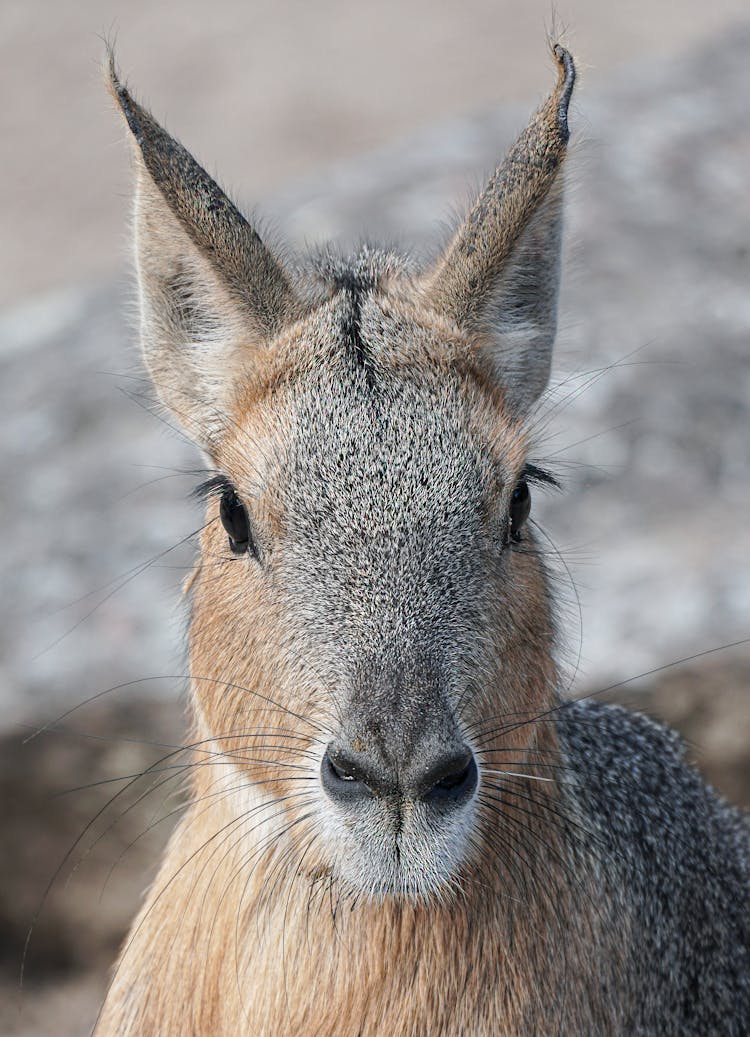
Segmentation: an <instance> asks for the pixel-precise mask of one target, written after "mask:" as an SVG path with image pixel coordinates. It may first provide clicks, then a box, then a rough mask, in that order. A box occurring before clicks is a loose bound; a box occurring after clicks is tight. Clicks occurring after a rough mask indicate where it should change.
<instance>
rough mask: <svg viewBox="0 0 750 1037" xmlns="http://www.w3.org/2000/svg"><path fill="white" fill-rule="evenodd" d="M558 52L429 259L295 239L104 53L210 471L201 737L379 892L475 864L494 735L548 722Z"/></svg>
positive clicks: (171, 359)
mask: <svg viewBox="0 0 750 1037" xmlns="http://www.w3.org/2000/svg"><path fill="white" fill-rule="evenodd" d="M554 57H555V60H556V63H557V66H558V79H557V85H556V87H555V89H554V91H553V92H552V94H551V95H550V97H549V98H548V100H547V101H546V102H545V103H544V104H543V105H542V106H541V107H540V108H539V110H538V111H537V112H536V114H535V115H534V116H533V118H532V120H531V122H530V124H529V126H528V127H527V129H526V130H525V131H524V132H523V133H522V134H521V136H520V137H519V139H518V140H517V142H516V144H515V145H514V146H513V148H512V149H511V151H510V152H509V154H508V156H507V157H506V159H505V161H504V162H503V164H502V165H501V166H500V167H499V169H498V170H497V172H496V173H495V174H494V176H493V177H492V178H491V180H490V181H489V183H488V185H487V187H486V189H485V191H484V192H483V193H482V194H481V196H480V197H479V199H478V200H477V202H476V204H475V205H474V207H473V209H472V211H471V212H470V214H469V215H468V217H467V218H466V220H465V221H464V223H463V224H462V225H461V226H460V227H459V228H458V230H457V231H456V233H455V235H454V237H453V239H452V241H451V242H450V243H449V244H448V246H447V248H446V249H445V251H444V252H443V254H442V255H441V257H440V258H439V260H438V261H437V262H435V263H434V264H433V265H432V266H431V267H430V268H429V269H427V270H416V269H413V268H412V267H411V266H410V264H409V263H408V262H407V261H405V260H404V259H402V258H399V257H397V256H395V255H393V254H390V253H385V252H380V251H374V250H370V249H368V248H363V249H362V250H361V251H360V253H359V254H358V255H356V256H354V257H353V258H351V259H349V260H343V259H340V258H336V257H334V256H331V255H326V256H323V257H318V258H316V259H312V260H310V261H308V262H307V263H306V264H295V265H294V266H293V267H292V265H290V264H288V263H284V262H282V260H281V259H280V258H279V256H277V255H275V254H274V253H273V252H272V251H271V250H270V249H269V248H268V247H267V246H266V245H265V244H264V243H263V242H262V241H261V239H260V237H259V236H258V234H257V232H256V231H255V230H254V229H253V228H252V227H251V226H250V225H249V224H248V222H247V221H246V220H245V219H244V218H243V216H242V215H241V214H240V213H239V212H238V210H237V209H236V208H235V206H234V205H233V204H232V203H231V201H229V199H228V198H227V197H226V195H225V194H224V193H223V192H222V191H221V190H220V188H219V187H218V186H217V185H216V184H215V183H214V181H213V180H212V179H211V178H210V177H209V176H208V175H207V174H206V173H205V172H204V170H203V169H201V167H200V166H199V165H198V164H197V163H196V162H195V160H194V159H193V158H192V157H191V156H190V155H189V154H188V152H187V151H186V150H185V149H184V148H183V147H182V146H181V145H180V144H178V143H177V142H176V141H175V140H173V139H172V138H171V137H170V136H169V135H168V134H167V133H166V132H165V131H164V130H163V129H162V128H161V127H160V126H159V125H158V124H157V123H156V122H155V121H154V119H153V118H152V116H151V115H150V114H149V113H148V112H147V111H146V110H145V109H144V108H142V107H141V106H140V105H139V104H138V103H137V102H136V101H135V100H134V99H133V97H132V96H131V94H130V93H129V91H128V90H127V89H126V87H125V86H124V85H122V84H121V82H120V80H119V79H118V77H117V74H116V72H115V69H114V65H112V66H111V69H110V76H111V87H112V91H113V94H114V96H115V98H116V100H117V102H118V104H119V106H120V108H121V110H122V112H123V115H124V116H125V119H126V121H127V124H128V126H129V128H130V131H131V133H132V136H133V138H134V141H135V145H136V146H135V149H134V153H135V165H136V176H137V197H136V215H135V230H136V256H137V268H138V278H139V289H140V303H141V334H142V345H143V351H144V357H145V361H146V365H147V368H148V370H149V373H150V375H151V377H152V379H153V382H154V385H155V387H156V390H157V392H158V395H159V397H160V399H161V401H162V402H163V404H164V405H165V406H166V407H167V408H168V410H169V411H170V412H171V413H172V414H173V415H174V417H175V418H176V419H177V421H178V422H179V423H180V425H181V426H182V428H184V429H185V430H186V432H187V433H188V434H189V435H190V437H191V438H192V439H193V440H194V441H195V442H196V444H198V446H199V447H200V448H201V449H202V450H203V451H204V453H205V455H206V456H207V457H208V458H209V459H210V465H211V468H212V470H214V471H215V475H214V476H213V477H212V478H211V479H210V480H209V481H208V482H207V483H206V485H205V486H204V487H203V490H204V492H205V496H206V498H207V516H206V521H205V526H204V528H203V531H202V547H201V558H200V561H199V564H198V568H197V570H196V574H195V576H194V579H193V581H192V589H191V595H192V599H191V626H190V665H191V676H192V696H193V708H194V713H195V724H196V732H197V733H196V738H197V740H198V742H199V743H200V744H201V745H203V746H205V747H209V748H207V750H206V751H210V753H211V754H212V759H213V758H215V756H217V755H220V756H221V759H222V762H223V763H224V764H227V765H230V766H231V770H232V774H233V777H234V785H233V787H234V788H235V789H237V790H239V791H238V792H237V795H236V796H235V798H234V799H233V800H232V803H233V804H234V805H233V806H232V807H231V809H233V810H235V811H237V810H239V809H242V808H241V807H240V806H238V805H237V804H238V803H239V802H240V798H239V797H241V796H243V797H244V799H242V800H241V802H242V803H243V804H247V803H253V804H255V805H254V806H253V807H252V809H267V811H268V813H267V816H268V817H271V816H272V817H273V818H274V819H275V822H274V823H278V822H279V820H280V819H283V822H284V833H285V838H286V840H287V841H288V843H289V853H290V854H291V855H292V856H290V858H289V860H290V865H289V866H290V868H292V869H293V870H295V871H296V873H298V874H305V875H309V876H319V875H329V876H331V877H332V878H335V879H336V880H338V881H340V882H341V883H342V884H343V885H344V886H345V887H346V888H347V889H348V890H351V891H353V892H354V893H355V894H358V895H359V894H363V895H370V896H374V897H396V898H408V899H412V900H419V899H425V898H428V897H430V896H431V895H436V896H440V897H445V896H447V895H448V894H449V893H450V891H451V889H454V888H458V887H459V886H460V885H461V883H462V881H463V876H464V875H465V874H466V873H467V871H468V870H470V869H471V868H473V867H477V866H479V865H478V862H480V861H481V859H482V857H483V854H484V851H485V849H486V847H485V839H486V835H485V831H484V828H485V825H484V813H483V811H484V805H483V804H484V800H483V790H485V789H487V788H488V787H489V786H491V784H492V782H491V777H490V775H491V771H492V760H493V755H492V754H493V753H496V752H498V751H500V750H502V751H503V752H504V753H506V754H507V753H514V754H516V755H515V756H513V757H510V758H512V759H515V760H521V759H522V758H523V756H524V754H526V753H529V752H531V751H533V750H534V749H535V744H532V741H533V740H534V739H536V740H539V739H542V738H544V737H545V735H540V734H532V733H530V731H529V728H528V727H519V725H518V724H513V723H508V718H513V717H518V716H519V714H527V713H528V712H539V711H543V710H544V709H545V708H548V707H549V705H550V704H551V703H552V702H553V701H554V684H555V673H554V665H553V662H552V655H551V648H552V639H553V634H552V622H551V617H550V609H549V604H548V594H547V589H546V583H545V577H544V572H543V568H542V564H541V561H540V557H539V553H538V552H537V551H535V550H534V539H533V532H532V530H531V528H530V523H529V522H527V521H526V520H527V518H528V514H529V508H530V495H529V488H528V483H529V482H530V481H532V480H533V479H534V478H535V477H536V478H537V479H538V478H544V474H543V473H541V472H539V471H538V470H537V469H535V468H534V466H533V465H531V464H530V462H529V460H528V449H529V444H528V435H529V432H528V429H529V425H530V421H529V419H530V416H531V414H532V412H533V408H534V406H535V404H536V402H537V400H538V399H539V397H540V395H541V394H542V392H543V391H544V389H545V387H546V385H547V380H548V376H549V368H550V356H551V349H552V343H553V339H554V335H555V326H556V307H557V287H558V268H559V262H560V235H561V213H560V205H561V194H562V166H563V160H564V157H565V151H566V146H567V140H568V127H567V109H568V103H569V99H570V96H571V92H572V88H573V81H574V69H573V63H572V60H571V58H570V56H569V54H568V53H567V52H566V51H564V50H563V49H562V48H561V47H555V48H554ZM531 726H532V728H533V727H535V725H531ZM540 726H544V725H540ZM506 759H508V757H507V756H506ZM196 770H197V771H198V772H200V768H197V769H196ZM200 780H201V778H200V777H199V778H196V781H200ZM224 802H225V803H226V800H225V801H224ZM244 809H250V807H247V806H244ZM272 827H273V826H272ZM294 855H296V861H297V863H296V864H294V863H292V861H293V859H294Z"/></svg>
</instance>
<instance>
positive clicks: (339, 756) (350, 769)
mask: <svg viewBox="0 0 750 1037" xmlns="http://www.w3.org/2000/svg"><path fill="white" fill-rule="evenodd" d="M320 780H321V783H322V785H323V788H324V789H325V791H326V793H327V794H328V796H329V797H330V798H331V799H333V800H336V801H339V802H341V803H344V802H346V803H352V802H354V801H356V800H358V799H366V798H369V797H370V796H372V791H371V788H370V784H371V783H370V782H368V776H367V774H365V772H364V771H363V769H362V767H361V766H360V765H358V764H357V763H356V762H355V761H354V760H352V759H351V758H349V757H347V756H346V755H345V754H344V753H343V752H341V751H340V750H338V749H336V750H334V751H332V749H331V746H329V747H328V749H327V750H326V753H325V755H324V757H323V760H322V762H321V765H320Z"/></svg>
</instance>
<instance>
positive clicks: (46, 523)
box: [0, 25, 750, 723]
mask: <svg viewBox="0 0 750 1037" xmlns="http://www.w3.org/2000/svg"><path fill="white" fill-rule="evenodd" d="M749 47H750V25H748V26H747V27H745V29H743V30H737V31H735V32H734V33H733V34H732V35H731V36H725V37H723V38H721V39H719V40H716V41H715V42H714V43H712V44H711V45H710V46H707V47H705V48H704V49H702V50H701V51H698V52H696V53H694V54H692V55H689V56H688V57H686V58H684V59H681V60H679V61H676V62H673V63H666V64H665V63H659V64H658V65H657V64H653V63H646V62H644V63H642V64H640V65H639V64H634V65H632V66H630V68H629V69H628V71H627V73H626V74H623V75H621V76H620V77H619V78H618V79H617V80H616V81H614V82H612V83H611V84H610V86H609V87H608V88H607V89H606V90H605V89H601V90H599V91H597V92H596V93H587V92H586V91H585V90H584V91H582V92H581V93H580V94H579V97H578V100H577V103H576V106H575V110H574V113H573V119H572V123H573V126H574V128H576V132H577V135H578V143H577V145H576V148H575V152H574V155H573V158H572V161H571V178H570V179H571V190H570V192H569V219H568V232H567V249H568V261H567V267H566V277H565V282H564V290H563V299H562V310H561V325H560V327H561V331H560V337H559V346H558V365H557V372H556V382H557V386H558V387H557V389H555V390H553V391H552V392H551V394H550V396H549V399H548V400H547V402H546V404H545V406H544V407H543V408H542V409H541V410H540V412H539V416H538V419H537V433H538V446H537V447H536V449H535V456H537V457H538V458H539V459H541V460H548V461H549V462H550V463H552V464H553V465H554V466H556V467H557V469H558V470H559V473H560V474H561V476H562V478H563V480H564V484H565V486H564V491H565V492H564V493H563V494H562V495H551V496H550V495H547V496H546V497H545V499H544V500H543V501H541V500H540V501H538V502H536V501H535V508H536V509H537V510H536V512H535V514H536V515H537V517H539V516H541V518H542V522H543V524H544V527H545V529H546V530H548V532H549V535H550V537H551V538H552V540H553V541H554V542H555V544H556V545H557V546H558V547H559V549H560V552H561V554H562V557H563V559H564V560H565V562H566V563H567V565H568V566H569V568H570V570H571V572H572V573H573V576H574V577H575V581H576V584H577V586H578V591H579V596H580V602H581V611H580V615H579V610H578V604H577V601H576V596H575V594H574V592H573V590H572V587H571V583H570V578H569V576H568V573H567V570H566V569H565V568H564V567H561V566H560V565H559V563H554V559H551V560H552V561H553V563H554V564H556V567H557V569H558V570H559V581H558V586H559V590H560V593H561V596H562V598H563V600H564V603H565V604H564V608H563V612H562V626H563V629H564V632H565V635H566V639H567V642H568V649H567V651H566V658H567V660H568V662H569V664H570V667H571V669H572V668H573V667H574V665H575V664H576V662H577V660H578V656H579V652H580V673H579V674H578V677H577V680H576V684H575V687H576V690H577V691H578V692H583V691H588V690H592V689H595V688H596V687H598V686H600V685H602V684H606V683H611V682H615V681H619V680H624V679H627V678H630V677H632V676H633V675H635V674H637V673H639V672H641V671H644V670H647V669H650V668H653V667H656V666H659V665H661V664H664V663H669V662H671V661H673V660H675V659H677V658H679V657H681V656H685V655H689V654H691V653H693V652H698V651H701V650H703V649H709V648H713V647H716V646H718V645H722V644H725V643H728V642H732V641H737V640H740V639H741V638H744V637H748V636H750V524H749V523H748V514H749V513H750V450H749V449H748V438H749V437H748V431H749V430H748V402H749V401H750V362H749V360H750V294H749V293H748V284H749V283H750V281H749V275H750V251H749V250H748V234H749V232H750V189H749V187H748V173H747V170H748V168H750V106H749V105H748V103H747V98H748V96H750V65H748V62H747V53H748V48H749ZM527 115H528V112H527V110H526V109H524V110H520V109H516V108H513V109H507V108H501V109H498V110H497V111H492V112H487V113H485V114H483V115H481V116H477V117H475V118H471V119H466V120H460V121H451V122H449V123H445V124H443V125H439V126H435V127H433V128H432V129H430V130H428V131H424V132H422V133H420V134H419V135H417V136H415V137H412V138H411V139H409V140H407V141H405V142H403V143H402V144H401V145H399V146H397V147H393V148H389V149H387V150H384V151H381V152H378V153H376V154H371V155H366V156H364V157H362V158H359V159H357V160H356V161H347V162H345V163H342V164H340V165H338V166H336V167H334V168H333V169H331V170H330V172H329V173H328V174H327V175H326V176H325V177H320V178H317V179H315V180H312V181H307V182H305V183H303V184H301V185H297V186H296V187H293V188H289V189H286V190H284V191H283V192H280V193H279V194H278V195H277V196H276V197H273V198H271V199H269V200H268V201H267V204H266V205H264V206H263V211H264V212H265V213H266V214H268V215H269V216H270V218H271V220H272V221H273V223H274V224H276V225H277V226H278V228H279V230H280V232H281V234H282V235H283V236H285V237H287V238H288V239H290V240H291V241H292V243H293V244H295V245H299V244H301V243H303V242H305V241H307V242H308V243H314V244H318V243H321V242H323V241H325V240H327V239H328V238H340V239H342V240H344V241H351V240H354V239H356V238H357V237H361V236H363V235H365V236H369V237H373V238H375V239H376V240H381V241H383V240H384V241H392V240H394V239H395V240H396V241H400V242H403V243H410V244H415V245H416V246H417V247H418V248H424V247H425V246H426V245H427V243H428V242H429V241H430V240H431V237H432V235H434V233H435V229H436V224H437V222H438V221H439V220H440V219H441V217H444V216H445V215H446V213H448V212H450V210H451V208H453V209H456V208H460V207H461V205H462V204H463V203H464V202H465V201H466V199H467V198H468V195H469V192H468V190H467V184H469V185H471V184H478V183H479V182H480V180H481V178H482V176H483V175H484V174H485V173H486V172H488V171H490V170H491V168H492V166H493V165H494V163H495V161H496V160H497V158H498V157H499V156H500V155H501V153H502V151H503V149H504V148H505V146H506V145H507V144H508V143H509V142H510V140H511V139H512V136H513V133H514V132H515V130H517V129H518V128H520V127H521V126H522V125H523V123H524V121H525V119H526V117H527ZM123 161H126V159H125V155H123ZM132 294H133V293H132V291H131V289H130V288H129V287H128V285H127V281H126V279H125V278H123V281H122V282H121V283H117V284H111V283H105V284H100V285H93V286H90V287H86V288H83V289H81V290H79V291H71V292H68V293H65V294H62V295H58V296H55V297H51V298H45V299H41V300H38V301H37V302H35V303H33V304H24V306H23V307H22V308H20V309H15V310H11V311H7V312H6V313H4V314H2V315H0V436H2V443H3V453H2V459H1V460H0V466H1V467H0V501H2V510H3V524H4V527H5V531H6V532H5V536H4V537H3V540H2V544H1V545H0V573H2V587H3V592H4V593H3V596H2V602H0V660H1V662H0V707H1V708H2V716H3V720H4V722H5V723H15V722H29V723H33V722H40V721H42V720H48V719H51V718H53V717H54V715H55V711H56V710H60V711H62V710H63V709H65V708H69V707H71V706H73V705H75V704H77V703H79V702H80V701H82V700H83V699H85V698H87V697H88V696H91V695H95V694H98V693H101V692H102V691H103V690H105V689H106V688H109V687H110V686H112V685H114V684H119V683H122V682H127V681H139V682H142V683H139V684H138V685H137V686H130V687H128V688H123V689H121V690H120V691H118V692H115V693H113V694H117V695H122V696H127V695H129V694H133V691H134V687H136V688H137V690H138V692H139V694H140V693H142V692H144V691H146V692H148V693H149V694H154V695H170V696H174V695H175V694H176V692H177V691H178V690H179V689H180V688H181V687H182V685H183V682H182V681H180V680H179V679H177V678H176V675H180V674H182V673H183V672H184V661H183V656H182V646H181V632H182V618H181V613H180V607H179V604H178V588H179V583H180V579H181V578H182V576H183V575H184V573H185V570H186V567H187V566H189V564H190V558H191V552H192V544H191V540H190V534H191V533H192V532H193V531H194V530H195V529H197V527H198V526H199V525H200V515H199V513H198V512H197V511H196V509H195V508H194V507H193V506H191V505H190V504H189V503H188V501H187V493H188V491H189V489H190V487H191V485H192V484H193V483H194V482H196V481H198V479H199V478H200V475H199V474H195V470H196V469H201V468H202V467H203V465H204V461H203V460H202V459H201V458H200V457H199V456H198V455H197V453H196V452H195V451H194V450H193V449H192V448H191V447H190V446H189V445H188V444H187V443H186V442H185V441H184V439H183V438H182V437H181V435H180V434H179V432H177V431H175V430H173V429H171V428H170V427H169V426H168V425H167V424H165V422H164V420H162V418H161V416H159V412H158V411H157V412H156V414H155V415H153V414H150V413H149V409H152V408H153V397H152V395H151V393H150V392H149V390H148V388H147V386H146V384H145V382H144V381H143V380H142V378H141V377H140V370H139V367H138V362H137V356H136V352H135V348H134V340H135V331H134V327H135V320H134V319H133V309H134V306H133V300H132ZM139 404H140V405H139ZM186 473H187V474H186ZM175 545H178V546H176V547H175ZM550 550H551V552H552V551H553V549H552V548H550ZM581 616H582V619H583V624H582V630H583V639H582V643H581V642H579V637H580V627H581V622H580V620H581ZM579 645H581V647H580V649H579ZM740 651H742V649H740ZM744 651H745V652H746V649H745V650H744ZM165 678H168V679H165Z"/></svg>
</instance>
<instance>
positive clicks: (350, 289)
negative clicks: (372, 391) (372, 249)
mask: <svg viewBox="0 0 750 1037" xmlns="http://www.w3.org/2000/svg"><path fill="white" fill-rule="evenodd" d="M336 286H337V287H338V288H339V289H340V290H341V295H342V302H343V310H342V322H341V334H342V339H343V342H344V347H345V348H346V349H347V351H348V353H349V355H350V357H351V359H352V360H353V362H354V365H355V367H356V368H358V369H360V370H362V371H363V372H364V376H365V382H366V383H367V385H368V386H369V387H370V388H372V387H373V386H374V384H375V368H374V365H373V362H372V356H371V355H370V351H369V349H368V347H367V343H366V342H365V341H364V339H363V338H362V325H361V318H362V301H363V298H364V296H365V295H366V294H367V293H368V292H369V291H371V289H372V288H373V283H372V282H369V283H368V282H365V281H364V280H363V279H361V278H358V277H356V275H354V274H353V273H349V272H346V273H344V274H342V275H340V276H339V277H337V278H336Z"/></svg>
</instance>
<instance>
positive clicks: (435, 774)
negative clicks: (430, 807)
mask: <svg viewBox="0 0 750 1037" xmlns="http://www.w3.org/2000/svg"><path fill="white" fill-rule="evenodd" d="M478 779H479V774H478V771H477V763H476V760H475V759H474V754H473V753H471V752H466V753H464V754H462V755H461V756H459V757H455V756H454V757H452V758H449V759H447V760H444V761H441V762H440V763H439V764H437V765H436V766H435V767H433V768H432V769H431V771H430V773H429V777H428V778H427V779H426V780H425V782H424V786H423V787H424V788H425V791H424V792H423V793H422V798H423V799H424V800H426V802H428V803H441V802H444V803H460V802H463V801H464V800H468V799H469V798H470V797H471V795H472V793H473V792H474V789H475V788H476V787H477V781H478Z"/></svg>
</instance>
